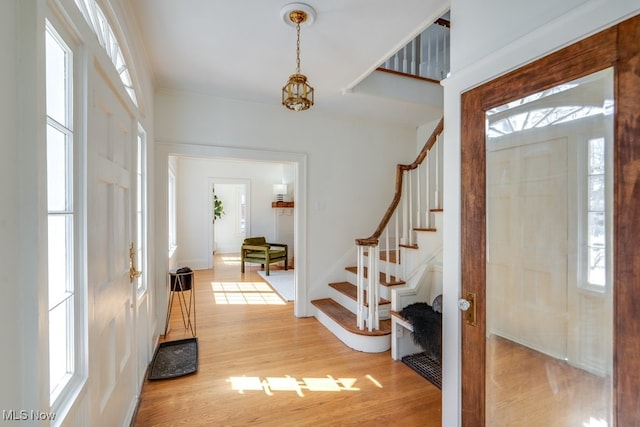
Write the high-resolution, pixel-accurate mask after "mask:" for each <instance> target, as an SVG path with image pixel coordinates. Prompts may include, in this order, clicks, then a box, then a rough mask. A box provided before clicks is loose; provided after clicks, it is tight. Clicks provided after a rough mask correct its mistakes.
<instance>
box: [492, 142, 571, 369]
mask: <svg viewBox="0 0 640 427" xmlns="http://www.w3.org/2000/svg"><path fill="white" fill-rule="evenodd" d="M504 138H505V137H503V139H504ZM513 139H516V138H513ZM515 144H517V145H515V146H513V144H509V146H507V147H505V148H500V149H493V147H492V146H491V145H490V144H489V143H487V313H489V314H488V315H487V336H491V335H492V334H496V335H499V336H501V337H504V338H508V339H510V340H512V341H515V342H518V343H520V344H523V345H526V346H528V347H531V348H534V349H536V350H538V351H540V352H543V353H546V354H549V355H551V356H553V357H556V358H559V359H564V358H566V354H567V323H566V322H567V316H566V313H567V231H568V229H567V138H558V139H556V140H553V139H551V140H540V139H538V141H537V142H534V143H528V144H527V143H523V142H521V141H518V142H516V143H515ZM520 144H522V145H520Z"/></svg>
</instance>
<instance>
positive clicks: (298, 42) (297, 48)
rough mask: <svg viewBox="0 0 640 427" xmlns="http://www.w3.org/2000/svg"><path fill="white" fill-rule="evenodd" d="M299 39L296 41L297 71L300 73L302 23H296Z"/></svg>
mask: <svg viewBox="0 0 640 427" xmlns="http://www.w3.org/2000/svg"><path fill="white" fill-rule="evenodd" d="M296 32H297V33H298V40H297V42H296V73H298V74H300V23H297V24H296Z"/></svg>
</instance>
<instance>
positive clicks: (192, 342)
mask: <svg viewBox="0 0 640 427" xmlns="http://www.w3.org/2000/svg"><path fill="white" fill-rule="evenodd" d="M197 370H198V339H197V338H186V339H183V340H176V341H167V342H163V343H160V345H159V346H158V348H157V349H156V352H155V354H154V355H153V360H152V361H151V367H150V369H149V375H148V376H147V378H148V379H149V380H165V379H168V378H176V377H181V376H183V375H188V374H193V373H194V372H196V371H197Z"/></svg>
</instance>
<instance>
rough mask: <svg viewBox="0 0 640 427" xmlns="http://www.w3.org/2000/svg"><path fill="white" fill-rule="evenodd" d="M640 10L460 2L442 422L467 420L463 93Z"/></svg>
mask: <svg viewBox="0 0 640 427" xmlns="http://www.w3.org/2000/svg"><path fill="white" fill-rule="evenodd" d="M638 12H640V3H638V2H632V1H629V0H593V1H578V0H568V1H563V2H557V1H554V0H540V1H537V2H525V1H518V2H513V1H509V0H488V1H485V2H482V3H479V2H476V1H474V0H452V1H451V20H452V22H453V23H454V24H453V25H452V28H451V55H452V56H451V63H452V73H451V77H450V78H449V79H447V80H445V81H444V82H443V85H444V87H445V91H444V93H445V102H444V104H445V113H444V115H445V124H446V125H445V144H444V146H445V152H444V163H445V165H444V171H445V176H444V186H445V188H444V211H445V216H444V236H443V239H444V255H443V257H444V265H443V268H444V273H443V276H444V277H443V280H444V299H443V300H444V313H443V328H444V329H443V336H444V337H445V338H444V340H443V359H444V360H448V361H455V360H457V361H458V363H446V364H444V366H443V385H442V393H443V395H442V397H443V421H442V425H445V426H457V425H459V423H460V416H459V415H460V399H459V397H460V364H459V361H460V327H461V324H460V314H459V312H458V308H457V306H456V303H457V300H458V298H459V294H460V198H461V197H462V195H461V193H460V125H461V117H460V109H461V106H460V95H461V93H462V92H465V91H467V90H468V89H470V88H473V87H475V86H477V85H479V84H481V83H483V82H486V81H489V80H491V79H493V78H495V77H497V76H499V75H501V74H504V73H506V72H507V71H510V70H513V69H515V68H517V67H519V66H521V65H523V64H525V63H528V62H531V61H532V60H534V59H537V58H540V57H542V56H544V55H546V54H548V53H550V52H552V51H555V50H558V49H560V48H562V47H564V46H567V45H569V44H571V43H572V42H574V41H577V40H579V39H582V38H584V37H586V36H588V35H591V34H593V33H595V32H597V31H598V30H600V29H603V28H606V27H609V26H611V25H613V24H615V23H617V22H619V21H621V20H622V18H623V17H630V16H633V15H635V14H637V13H638Z"/></svg>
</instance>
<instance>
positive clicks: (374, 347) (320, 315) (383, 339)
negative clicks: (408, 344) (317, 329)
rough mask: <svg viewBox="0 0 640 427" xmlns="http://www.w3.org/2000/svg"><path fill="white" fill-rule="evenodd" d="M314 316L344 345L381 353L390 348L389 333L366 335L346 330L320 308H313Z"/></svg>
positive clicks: (363, 350) (366, 351)
mask: <svg viewBox="0 0 640 427" xmlns="http://www.w3.org/2000/svg"><path fill="white" fill-rule="evenodd" d="M315 311H316V312H315V317H316V319H318V321H319V322H320V323H322V324H323V325H324V326H325V327H326V328H327V329H329V331H331V333H332V334H333V335H335V336H336V337H338V339H340V341H342V342H343V343H344V344H345V345H346V346H348V347H350V348H353V349H354V350H358V351H362V352H365V353H382V352H384V351H387V350H389V349H390V348H391V335H382V336H366V335H358V334H354V333H352V332H349V331H347V330H346V329H344V328H343V327H342V326H340V325H339V324H337V323H336V322H335V321H334V320H333V319H331V318H330V317H329V316H327V315H326V314H325V313H324V312H323V311H322V310H320V309H318V308H316V309H315Z"/></svg>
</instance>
